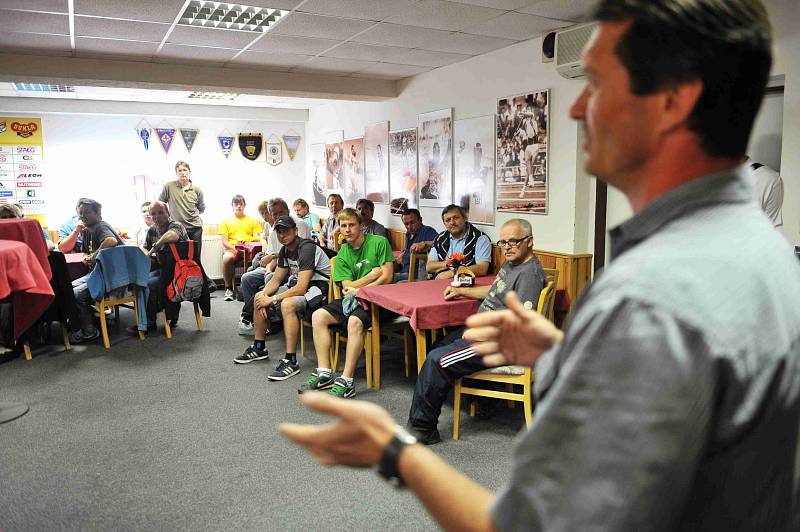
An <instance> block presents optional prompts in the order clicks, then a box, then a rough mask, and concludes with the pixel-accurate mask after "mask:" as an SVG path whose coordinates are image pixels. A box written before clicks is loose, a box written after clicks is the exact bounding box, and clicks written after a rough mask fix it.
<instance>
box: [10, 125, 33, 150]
mask: <svg viewBox="0 0 800 532" xmlns="http://www.w3.org/2000/svg"><path fill="white" fill-rule="evenodd" d="M38 129H39V126H37V125H36V122H28V123H22V122H11V131H13V132H15V133H16V134H17V136H19V137H22V138H24V139H27V138H28V137H32V136H33V134H34V133H36V131H37V130H38ZM18 148H19V146H18ZM17 153H19V152H17Z"/></svg>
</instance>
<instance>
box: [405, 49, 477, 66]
mask: <svg viewBox="0 0 800 532" xmlns="http://www.w3.org/2000/svg"><path fill="white" fill-rule="evenodd" d="M470 57H472V56H471V55H464V54H451V53H449V52H432V51H430V50H411V51H410V52H408V53H407V54H406V55H405V56H404V57H403V60H402V61H397V62H398V63H403V64H406V65H416V66H429V67H434V68H436V67H440V66H444V65H451V64H453V63H458V62H459V61H463V60H465V59H469V58H470Z"/></svg>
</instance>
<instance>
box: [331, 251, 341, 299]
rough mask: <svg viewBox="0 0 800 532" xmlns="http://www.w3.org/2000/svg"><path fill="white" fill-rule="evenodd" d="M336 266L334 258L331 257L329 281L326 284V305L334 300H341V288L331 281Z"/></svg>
mask: <svg viewBox="0 0 800 532" xmlns="http://www.w3.org/2000/svg"><path fill="white" fill-rule="evenodd" d="M335 266H336V257H331V280H330V282H329V283H328V303H330V302H331V301H333V300H334V299H341V298H342V287H341V286H340V285H339V283H336V282H334V281H333V269H334V267H335Z"/></svg>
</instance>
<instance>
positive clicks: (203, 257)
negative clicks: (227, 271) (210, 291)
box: [200, 235, 225, 279]
mask: <svg viewBox="0 0 800 532" xmlns="http://www.w3.org/2000/svg"><path fill="white" fill-rule="evenodd" d="M223 251H225V246H223V245H222V237H221V236H220V235H203V249H202V250H201V251H200V261H201V262H202V263H203V268H204V269H205V270H206V275H208V276H209V277H210V278H211V279H222V252H223Z"/></svg>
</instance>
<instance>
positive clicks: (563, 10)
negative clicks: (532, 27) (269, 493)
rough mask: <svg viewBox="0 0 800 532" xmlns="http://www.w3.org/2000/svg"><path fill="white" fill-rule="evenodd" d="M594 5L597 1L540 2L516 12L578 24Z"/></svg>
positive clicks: (542, 0)
mask: <svg viewBox="0 0 800 532" xmlns="http://www.w3.org/2000/svg"><path fill="white" fill-rule="evenodd" d="M596 3H597V0H540V1H538V2H533V3H531V4H530V5H528V6H527V7H524V8H521V9H518V10H517V11H520V12H522V13H528V14H531V15H538V16H540V17H547V18H557V19H561V20H570V21H573V22H578V21H581V20H584V19H585V18H586V16H587V15H588V14H589V12H590V11H591V10H592V7H593V6H594V4H596Z"/></svg>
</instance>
